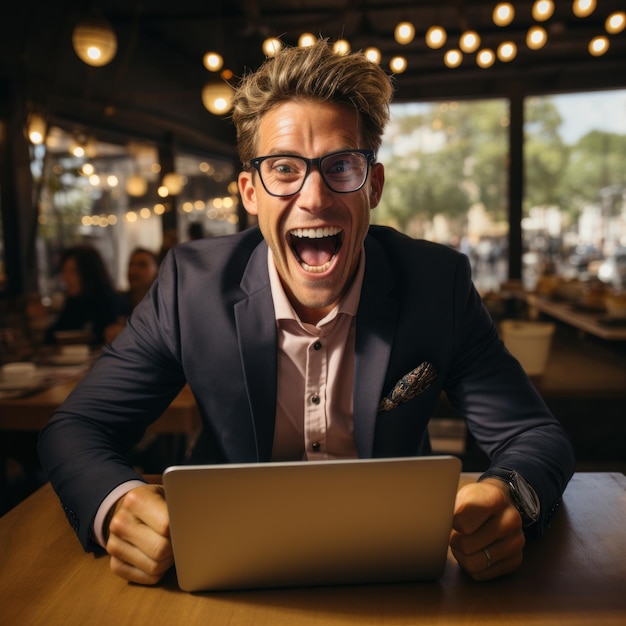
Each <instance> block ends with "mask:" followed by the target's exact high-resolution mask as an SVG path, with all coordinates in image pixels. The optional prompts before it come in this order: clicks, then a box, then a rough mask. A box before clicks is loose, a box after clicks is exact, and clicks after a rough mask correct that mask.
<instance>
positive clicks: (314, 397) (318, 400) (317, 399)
mask: <svg viewBox="0 0 626 626" xmlns="http://www.w3.org/2000/svg"><path fill="white" fill-rule="evenodd" d="M311 402H312V403H313V404H319V403H320V397H319V396H311Z"/></svg>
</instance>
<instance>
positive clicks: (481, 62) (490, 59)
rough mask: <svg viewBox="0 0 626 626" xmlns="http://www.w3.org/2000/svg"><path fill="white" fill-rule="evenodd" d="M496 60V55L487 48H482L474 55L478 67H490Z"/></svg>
mask: <svg viewBox="0 0 626 626" xmlns="http://www.w3.org/2000/svg"><path fill="white" fill-rule="evenodd" d="M495 60H496V55H495V54H494V53H493V50H489V48H483V49H482V50H481V51H480V52H479V53H478V54H477V55H476V63H477V64H478V66H479V67H482V68H487V67H491V66H492V65H493V64H494V61H495Z"/></svg>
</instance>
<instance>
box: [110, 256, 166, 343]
mask: <svg viewBox="0 0 626 626" xmlns="http://www.w3.org/2000/svg"><path fill="white" fill-rule="evenodd" d="M158 272H159V257H158V256H157V255H156V254H155V253H154V252H152V250H148V249H147V248H141V247H137V248H134V249H133V251H132V252H131V253H130V257H129V258H128V269H127V273H126V277H127V279H128V290H127V291H124V292H122V296H123V297H124V299H125V300H126V304H127V305H128V313H130V311H132V310H133V309H134V308H135V307H136V306H137V305H138V304H139V303H140V302H141V301H142V300H143V299H144V297H145V295H146V294H147V293H148V291H149V289H150V287H151V286H152V283H153V282H154V280H155V279H156V277H157V274H158ZM126 319H127V316H126V315H121V316H119V317H118V318H117V320H116V321H115V322H114V323H113V324H109V325H108V326H107V327H106V329H105V331H104V340H105V342H106V343H111V342H112V341H113V339H115V337H117V335H119V333H120V331H121V330H122V328H124V325H125V324H126Z"/></svg>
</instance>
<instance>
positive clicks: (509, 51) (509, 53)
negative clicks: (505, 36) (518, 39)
mask: <svg viewBox="0 0 626 626" xmlns="http://www.w3.org/2000/svg"><path fill="white" fill-rule="evenodd" d="M496 54H497V55H498V58H499V59H500V61H504V62H505V63H506V62H507V61H512V60H513V59H514V58H515V57H516V56H517V46H516V45H515V44H514V43H513V42H512V41H503V42H502V43H501V44H500V45H499V46H498V50H497V52H496Z"/></svg>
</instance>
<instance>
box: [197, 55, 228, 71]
mask: <svg viewBox="0 0 626 626" xmlns="http://www.w3.org/2000/svg"><path fill="white" fill-rule="evenodd" d="M202 64H203V65H204V67H206V68H207V70H209V72H219V71H220V70H221V69H222V66H223V65H224V59H223V58H222V55H221V54H219V53H218V52H207V53H206V54H205V55H204V56H203V57H202Z"/></svg>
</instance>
